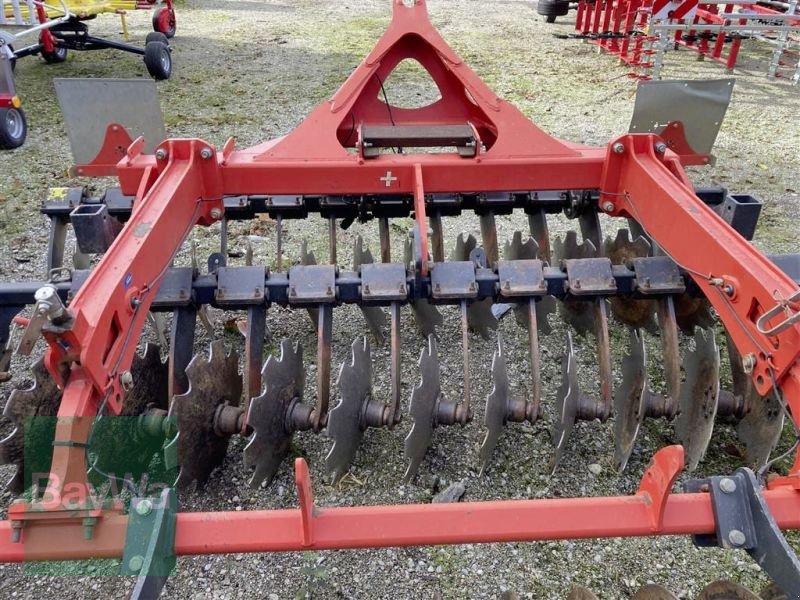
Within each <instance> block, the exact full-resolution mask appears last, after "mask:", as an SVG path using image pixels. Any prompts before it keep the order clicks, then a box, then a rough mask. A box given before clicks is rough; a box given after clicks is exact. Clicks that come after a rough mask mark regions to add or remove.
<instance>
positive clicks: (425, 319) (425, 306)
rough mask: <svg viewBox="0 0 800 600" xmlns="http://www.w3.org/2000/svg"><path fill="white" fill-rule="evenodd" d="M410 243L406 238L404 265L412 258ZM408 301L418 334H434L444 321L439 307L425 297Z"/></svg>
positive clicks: (426, 335)
mask: <svg viewBox="0 0 800 600" xmlns="http://www.w3.org/2000/svg"><path fill="white" fill-rule="evenodd" d="M412 232H413V230H412ZM409 234H411V232H409ZM411 244H412V241H411V239H409V238H406V240H405V242H404V246H403V248H404V256H405V261H406V262H405V264H406V265H409V264H411V262H412V260H413V252H412V247H411ZM410 303H411V309H412V311H413V313H414V321H415V322H416V324H417V329H418V330H419V333H420V335H421V336H423V337H425V338H427V337H428V336H431V335H436V328H437V327H439V326H440V325H442V323H444V317H442V314H441V313H440V312H439V309H437V308H436V306H434V305H433V304H431V303H430V302H428V301H427V300H425V299H417V300H411V302H410Z"/></svg>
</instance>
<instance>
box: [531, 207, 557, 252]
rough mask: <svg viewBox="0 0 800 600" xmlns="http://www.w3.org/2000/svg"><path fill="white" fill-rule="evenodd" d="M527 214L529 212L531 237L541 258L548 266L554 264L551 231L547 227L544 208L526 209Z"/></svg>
mask: <svg viewBox="0 0 800 600" xmlns="http://www.w3.org/2000/svg"><path fill="white" fill-rule="evenodd" d="M528 211H530V212H528ZM526 212H528V228H529V229H530V231H531V237H532V238H533V240H534V241H535V242H536V245H537V246H538V248H539V250H538V255H539V258H540V259H542V260H543V261H544V262H546V263H547V264H548V265H549V264H552V261H553V253H552V251H551V249H550V230H549V228H548V227H547V214H546V213H545V212H544V209H542V208H532V209H526Z"/></svg>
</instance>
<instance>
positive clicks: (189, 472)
mask: <svg viewBox="0 0 800 600" xmlns="http://www.w3.org/2000/svg"><path fill="white" fill-rule="evenodd" d="M186 376H187V378H188V382H189V388H188V389H187V391H186V392H185V393H183V394H180V395H178V396H175V397H174V398H172V401H171V403H170V407H169V416H170V417H172V418H174V419H175V422H176V424H177V428H178V432H177V434H176V435H175V436H174V437H173V438H172V439H171V440H169V441H168V442H167V444H166V446H165V447H164V462H165V465H166V466H167V468H172V467H178V468H179V472H178V479H177V481H176V486H177V487H178V488H180V489H187V488H190V487H191V485H192V483H193V482H195V481H196V482H197V487H198V488H200V487H202V486H203V485H204V484H205V482H206V481H207V480H208V477H209V475H210V474H211V472H212V471H213V470H214V469H215V468H216V467H217V466H219V465H221V464H222V461H223V460H224V459H225V454H226V453H227V449H228V442H229V440H230V436H231V435H232V434H233V433H234V432H236V431H241V429H242V425H241V424H240V423H239V422H238V421H239V415H241V409H240V408H239V402H240V400H241V396H242V377H241V375H240V374H239V356H238V355H237V354H236V352H231V353H230V354H227V353H226V352H225V345H224V343H223V342H222V341H221V340H217V341H215V342H212V343H211V347H210V350H209V356H208V358H207V359H206V358H205V357H204V356H202V355H200V354H197V355H195V356H194V358H192V360H191V362H190V363H189V366H188V367H187V368H186ZM226 409H228V410H227V411H226ZM223 412H225V413H226V415H232V416H233V418H234V419H235V421H236V422H235V423H234V424H233V426H232V427H230V428H228V430H227V431H222V430H221V429H220V428H219V427H218V425H219V422H220V418H223V419H224V416H223V414H222V413H223Z"/></svg>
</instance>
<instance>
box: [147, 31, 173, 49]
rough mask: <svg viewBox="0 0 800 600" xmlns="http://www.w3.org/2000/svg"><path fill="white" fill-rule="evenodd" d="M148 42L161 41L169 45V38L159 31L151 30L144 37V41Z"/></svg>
mask: <svg viewBox="0 0 800 600" xmlns="http://www.w3.org/2000/svg"><path fill="white" fill-rule="evenodd" d="M150 42H161V43H162V44H166V45H167V46H169V38H168V37H167V36H166V35H164V34H163V33H161V32H160V31H151V32H150V33H148V34H147V37H146V38H144V43H145V44H149V43H150Z"/></svg>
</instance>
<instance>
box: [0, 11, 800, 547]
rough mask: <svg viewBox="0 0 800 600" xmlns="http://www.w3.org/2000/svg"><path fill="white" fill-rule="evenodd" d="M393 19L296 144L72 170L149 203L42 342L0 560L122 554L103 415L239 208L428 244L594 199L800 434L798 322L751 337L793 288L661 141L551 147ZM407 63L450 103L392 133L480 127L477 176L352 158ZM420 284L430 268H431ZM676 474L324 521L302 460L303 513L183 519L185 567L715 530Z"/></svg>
mask: <svg viewBox="0 0 800 600" xmlns="http://www.w3.org/2000/svg"><path fill="white" fill-rule="evenodd" d="M393 9H394V17H393V20H392V22H391V25H390V26H389V29H388V30H387V32H386V33H385V34H384V36H383V37H382V38H381V40H380V41H379V42H378V44H377V46H376V47H375V49H374V50H373V51H372V52H371V53H370V54H369V56H368V57H367V58H366V59H365V60H364V61H363V62H362V63H361V64H360V65H359V67H358V68H357V69H356V70H355V71H354V72H353V74H352V75H351V76H350V78H349V79H348V80H347V81H346V82H345V84H344V85H343V86H342V87H341V89H340V90H339V91H338V92H337V93H336V94H334V96H333V97H332V98H331V99H330V100H329V101H327V102H324V103H323V104H321V105H320V106H319V107H317V108H316V109H315V110H314V111H313V112H312V114H311V115H310V116H309V117H308V118H307V119H306V120H305V121H304V122H303V123H302V124H301V125H300V126H299V127H298V128H297V129H296V130H295V131H294V132H292V133H291V134H289V135H288V136H285V137H282V138H279V139H276V140H272V141H269V142H266V143H264V144H261V145H259V146H255V147H252V148H248V149H245V150H235V149H234V145H233V142H232V141H229V142H228V143H227V144H225V146H224V147H223V148H222V149H221V150H219V151H218V150H216V149H215V148H213V147H212V146H211V145H209V144H207V143H206V142H203V141H202V140H198V139H172V140H167V141H165V142H163V143H162V144H161V145H160V146H159V147H158V148H157V150H156V152H155V153H154V154H153V155H146V154H143V153H142V147H143V144H142V140H137V141H135V142H133V143H132V144H130V146H129V147H128V149H127V151H125V152H124V153H123V155H122V156H121V157H120V156H119V155H117V153H116V150H114V144H113V143H112V142H111V138H113V137H114V135H115V134H114V133H113V127H110V129H109V133H110V137H109V138H108V139H107V140H106V144H105V146H104V148H103V150H101V152H100V154H99V155H98V157H97V158H96V159H95V161H93V162H92V163H91V164H89V165H82V166H81V167H79V172H81V171H80V169H83V171H82V172H83V173H86V174H95V175H99V174H111V173H113V174H116V175H117V176H118V178H119V181H120V184H121V187H122V191H123V193H125V194H135V196H136V201H135V204H134V210H133V213H132V215H131V218H130V221H129V222H128V224H127V225H126V227H125V229H124V230H123V231H122V232H121V233H120V235H119V236H118V237H117V239H116V241H115V242H114V244H113V245H112V247H111V248H110V249H109V250H108V252H107V253H106V254H105V256H104V258H103V260H102V261H101V262H100V264H98V265H97V267H96V268H95V269H94V270H93V271H92V273H91V275H90V276H89V278H88V280H87V281H86V283H85V284H84V285H83V287H81V289H80V291H79V292H78V293H77V294H76V295H75V297H74V299H73V300H72V302H71V304H70V312H71V313H72V315H73V316H74V324H73V326H72V328H71V329H70V330H69V331H67V332H65V333H63V334H53V333H48V334H46V338H47V342H48V344H49V348H48V351H47V354H46V357H45V362H46V365H47V368H48V370H49V371H50V373H51V375H52V376H53V377H54V379H55V380H56V381H57V382H58V383H59V385H60V386H62V387H63V390H64V394H63V399H62V402H61V405H60V408H59V412H58V416H59V420H58V425H57V428H56V440H57V442H58V443H59V444H58V445H56V446H55V447H54V452H53V461H52V467H51V477H50V480H49V483H48V487H47V490H46V491H45V494H44V499H43V500H42V501H40V502H36V503H35V504H33V505H32V504H26V503H24V502H23V501H18V502H15V503H13V504H12V505H11V506H10V507H9V520H8V521H3V522H0V560H2V561H21V560H35V559H58V558H83V557H89V556H96V557H101V556H120V555H121V553H122V547H123V543H124V529H125V522H126V519H127V517H125V516H124V515H122V514H121V511H120V508H119V507H114V508H112V509H106V510H100V509H97V508H95V507H94V506H93V505H92V504H91V498H90V496H91V494H90V488H89V486H88V485H87V481H86V473H85V469H84V465H85V447H84V446H83V445H82V444H85V443H86V441H87V438H88V434H89V430H90V427H91V424H92V421H93V417H94V416H95V415H96V413H97V411H98V409H99V407H100V406H101V405H102V404H103V403H104V402H105V403H106V408H107V410H108V412H109V413H111V414H117V413H118V412H119V410H120V407H121V401H122V398H123V390H122V385H121V382H120V373H122V372H124V371H125V370H127V369H128V368H129V367H130V364H131V361H132V358H133V354H134V351H135V348H136V345H137V342H138V338H139V334H140V330H141V328H142V326H143V324H144V320H145V317H146V314H147V311H148V308H149V306H150V303H151V301H152V298H153V294H154V291H155V290H156V289H157V287H158V284H159V280H160V277H161V276H162V274H163V273H164V272H165V270H166V268H167V267H168V265H169V264H170V261H171V259H172V257H173V255H174V253H175V252H176V251H177V249H178V248H179V247H180V245H181V243H182V242H183V240H184V239H185V238H186V236H187V234H188V232H189V231H190V229H191V227H193V226H194V225H196V224H201V225H208V224H211V223H213V222H215V221H217V220H219V219H220V218H221V217H222V214H223V210H224V209H223V204H222V198H223V195H226V194H265V193H266V194H380V193H387V192H390V193H405V194H414V197H415V218H416V220H417V222H418V224H419V225H420V229H421V231H427V229H428V228H427V219H426V215H425V203H424V194H426V193H432V192H452V191H463V190H469V191H471V192H480V191H503V190H508V191H514V190H525V189H532V190H563V189H599V190H600V191H601V199H600V206H602V207H603V209H604V210H605V211H606V212H607V213H608V214H610V215H612V216H618V217H633V218H635V219H636V220H637V221H638V222H639V223H641V224H642V226H643V227H644V228H645V229H646V230H647V231H648V232H649V233H650V235H652V236H653V237H654V238H655V239H656V240H657V241H658V243H659V245H660V246H661V247H662V248H664V250H665V251H667V252H668V253H669V254H670V255H671V256H672V257H673V258H674V259H675V261H676V262H678V263H679V264H680V265H682V266H683V267H684V268H685V269H686V270H687V272H689V273H690V274H691V276H692V278H693V279H694V280H695V282H696V283H697V285H698V286H699V287H700V289H701V290H702V291H703V292H704V293H705V295H706V296H707V297H708V299H709V300H710V302H711V303H712V305H713V306H714V308H715V309H716V311H717V313H718V314H719V316H720V318H721V319H722V321H723V323H724V324H725V326H726V327H727V329H728V331H729V332H730V335H731V337H732V339H733V341H734V343H735V344H736V346H737V348H738V349H739V352H740V353H741V354H742V356H747V355H752V357H753V358H754V360H755V367H754V369H753V373H752V377H753V381H754V384H755V386H756V388H757V389H758V391H759V393H760V394H762V395H766V394H768V393H772V391H773V387H774V386H777V387H778V388H779V389H780V391H781V393H782V395H783V397H784V398H785V400H786V402H787V403H788V406H789V408H790V410H791V412H792V415H793V418H794V420H795V422H796V423H797V422H798V420H799V419H798V417H800V324H798V323H794V324H786V326H785V327H783V328H782V330H781V331H780V332H779V333H777V334H775V335H767V334H764V333H762V332H761V331H760V330H759V327H758V326H757V321H758V320H759V318H760V317H761V316H762V315H765V314H766V313H768V312H769V311H772V310H773V309H775V308H776V307H780V308H781V313H782V314H780V315H778V316H777V317H776V318H774V319H770V320H769V321H768V323H767V326H768V327H775V326H776V325H778V324H779V322H782V321H783V320H784V319H786V318H787V315H791V314H795V313H796V312H797V311H800V305H798V302H796V301H793V300H791V298H792V297H793V296H794V295H795V294H797V292H798V287H797V285H796V284H795V283H794V282H793V281H792V280H791V279H790V278H789V277H787V276H786V275H785V274H784V273H783V272H782V271H780V270H779V269H778V268H777V267H775V266H774V265H773V264H772V263H771V262H770V261H768V260H767V259H766V258H765V257H764V256H763V255H762V254H761V253H759V252H758V251H757V250H756V249H755V248H753V247H752V246H751V245H750V244H749V243H748V242H746V241H745V240H744V239H743V238H742V237H740V236H739V235H738V234H737V233H736V232H735V231H733V230H732V229H731V228H730V227H729V226H728V225H727V224H726V223H725V222H724V221H723V220H722V219H721V218H720V217H719V216H717V214H716V213H715V212H713V211H712V210H711V209H710V208H708V207H707V206H706V205H705V204H703V203H702V202H701V201H700V200H699V199H698V198H697V197H696V196H695V194H694V192H693V189H692V186H691V185H690V182H689V181H688V179H687V177H686V175H685V173H684V171H683V168H682V166H681V158H680V157H679V156H678V155H676V154H675V153H673V152H672V151H670V150H667V151H666V152H660V151H659V148H661V145H660V144H659V143H658V142H659V141H660V138H658V137H657V136H654V135H649V134H637V135H632V134H629V135H624V136H622V137H620V138H618V139H616V140H614V141H612V142H611V143H609V145H608V146H607V147H605V148H592V147H586V146H580V145H577V144H572V143H569V142H565V141H560V140H557V139H554V138H552V137H550V136H548V135H547V134H545V133H544V132H543V131H541V130H540V129H539V128H537V127H536V126H535V125H533V124H532V123H530V122H529V121H528V120H527V119H525V118H524V116H523V115H522V114H521V113H520V112H519V111H518V110H517V109H515V108H514V107H513V106H511V105H510V104H508V103H506V102H504V101H503V100H501V99H499V98H497V96H496V95H495V94H493V93H492V92H491V90H490V89H489V88H488V87H487V86H486V85H485V84H484V83H483V82H482V81H480V79H479V78H478V77H477V76H476V75H475V74H474V73H473V72H472V71H471V70H470V69H469V67H467V66H466V65H465V64H464V63H463V61H462V60H461V59H460V58H459V57H458V56H457V55H456V54H455V53H454V52H453V51H452V50H451V49H450V48H449V47H448V46H447V44H446V43H445V41H444V40H443V39H442V38H441V37H440V36H439V34H438V33H437V32H436V30H435V29H434V28H433V26H432V25H431V24H430V22H429V21H428V19H427V11H426V7H425V2H424V0H416V2H415V3H412V4H411V5H410V6H408V5H407V3H406V2H404V0H393ZM405 58H412V59H416V60H418V61H419V62H420V63H421V64H422V65H423V66H424V67H425V68H426V69H427V70H428V71H429V72H430V74H431V76H432V78H433V79H434V81H435V82H436V84H437V85H438V87H439V90H440V92H441V96H442V98H441V99H440V100H439V101H437V102H435V103H434V104H432V105H430V106H428V107H425V108H422V109H415V110H404V109H400V108H394V107H393V108H392V112H393V120H394V122H395V123H397V124H409V123H414V124H432V123H436V124H447V123H459V124H463V123H465V122H469V123H471V124H472V126H473V127H474V129H475V131H476V132H477V133H478V134H479V135H480V138H481V140H482V141H483V143H484V145H485V150H484V151H482V152H480V153H479V154H478V155H477V156H475V157H473V158H464V157H460V156H458V155H456V154H438V155H433V154H385V155H380V156H378V157H376V158H371V159H365V158H363V157H362V156H361V155H360V153H359V152H357V151H354V150H355V148H354V146H356V143H355V140H354V139H353V138H354V133H355V132H356V131H357V130H358V131H360V128H359V126H360V125H361V124H362V123H368V124H388V123H387V112H386V111H387V107H386V105H385V104H383V103H382V102H381V101H380V100H378V91H379V88H380V81H381V80H385V79H386V76H388V75H389V74H390V73H391V71H392V69H393V68H394V67H395V66H396V65H397V64H398V63H399V62H400V61H401V60H402V59H405ZM355 137H357V136H355ZM423 239H424V236H423ZM422 256H423V257H425V256H427V251H426V250H425V249H423V252H422ZM421 269H422V270H423V271H425V270H427V265H426V264H425V262H424V260H423V264H422V266H421ZM723 290H727V292H725V291H723ZM98 299H102V301H100V302H98ZM763 325H764V324H763V323H762V329H764V328H763ZM682 467H683V451H682V449H681V448H680V447H669V448H665V449H663V450H661V451H660V452H659V453H658V454H656V456H655V457H654V460H653V462H652V463H651V467H650V468H649V469H648V471H647V472H646V473H645V476H644V478H643V480H642V484H641V486H640V490H639V492H638V493H637V494H636V495H634V496H620V497H607V498H569V499H554V500H525V501H497V502H479V503H464V504H457V505H448V506H437V505H404V506H372V507H354V508H330V509H328V508H317V507H314V505H313V498H312V492H311V487H310V481H309V478H308V472H307V467H306V466H305V464H304V463H303V462H302V461H300V462H299V463H298V464H297V465H296V478H297V484H298V489H299V496H300V500H301V505H300V508H299V509H296V510H275V511H250V512H243V513H233V512H217V513H196V514H183V513H181V514H179V515H178V520H177V533H176V542H175V549H176V552H177V553H178V554H199V553H215V552H255V551H278V550H296V549H303V548H356V547H377V546H394V545H411V544H414V545H421V544H443V543H466V542H491V541H510V540H541V539H562V538H585V537H604V536H632V535H676V534H689V533H708V532H711V531H713V530H714V515H713V511H712V508H711V500H710V496H709V494H708V493H697V494H673V493H671V490H672V484H673V482H674V481H675V478H676V476H677V474H678V473H679V472H680V470H681V469H682ZM764 497H765V499H766V501H767V503H768V505H769V507H770V509H771V511H772V514H773V516H774V518H775V520H776V522H777V524H778V525H779V526H780V527H781V528H784V529H785V528H799V527H800V459H798V458H797V457H795V462H794V465H793V467H792V468H791V469H790V472H789V475H788V476H787V477H783V478H780V479H777V480H775V481H773V482H772V483H771V484H770V489H768V490H765V491H764ZM85 518H90V519H96V524H95V525H94V527H93V532H94V533H93V537H92V539H91V540H85V539H84V529H83V525H82V523H83V519H85ZM355 524H357V526H356V525H355ZM12 534H14V535H12ZM54 536H57V539H58V540H59V543H58V544H54V543H53V540H54V539H56V538H55V537H54ZM15 540H16V541H15Z"/></svg>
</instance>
